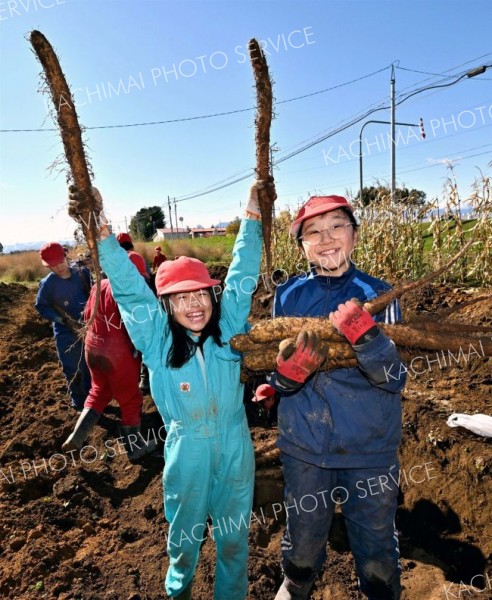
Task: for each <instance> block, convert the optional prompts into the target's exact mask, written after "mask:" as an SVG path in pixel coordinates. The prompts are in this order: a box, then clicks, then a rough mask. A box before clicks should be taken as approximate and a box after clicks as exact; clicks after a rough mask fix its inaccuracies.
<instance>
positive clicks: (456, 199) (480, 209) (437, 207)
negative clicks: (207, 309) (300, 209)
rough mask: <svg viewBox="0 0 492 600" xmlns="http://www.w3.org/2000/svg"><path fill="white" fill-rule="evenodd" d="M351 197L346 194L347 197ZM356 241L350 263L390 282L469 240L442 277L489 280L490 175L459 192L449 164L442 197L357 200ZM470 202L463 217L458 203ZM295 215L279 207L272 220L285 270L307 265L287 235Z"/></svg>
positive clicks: (436, 262) (277, 258)
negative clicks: (418, 201)
mask: <svg viewBox="0 0 492 600" xmlns="http://www.w3.org/2000/svg"><path fill="white" fill-rule="evenodd" d="M349 200H350V199H349ZM350 201H351V203H352V205H353V206H354V207H356V208H357V211H356V215H357V220H358V222H359V223H360V227H359V228H358V241H357V245H356V248H355V250H354V253H353V256H352V260H353V262H354V263H355V265H356V266H357V267H358V268H359V269H361V270H363V271H366V272H367V273H369V274H370V275H373V276H375V277H378V278H380V279H384V280H386V281H389V282H391V283H393V284H395V283H398V282H401V281H402V280H415V279H419V278H421V277H423V276H424V275H427V274H429V273H431V272H432V271H435V270H437V269H438V268H440V267H441V266H442V265H443V264H444V263H446V262H447V261H449V260H450V259H451V257H452V256H454V255H455V254H456V253H457V252H458V251H459V249H460V248H462V247H463V245H464V244H465V243H466V242H467V241H468V240H469V239H473V241H474V243H473V245H472V247H471V248H470V250H469V251H468V253H467V254H465V255H464V256H463V257H462V259H460V260H459V261H457V263H456V264H455V265H454V266H453V267H452V268H451V269H450V270H449V271H448V272H446V273H445V274H444V275H443V276H442V277H441V279H440V281H442V282H460V283H468V284H471V285H478V286H490V285H491V284H492V194H491V179H490V177H486V176H484V175H483V174H481V176H480V177H477V178H476V179H475V182H474V184H473V186H472V192H471V194H470V195H469V196H468V197H466V198H462V197H461V196H460V193H459V189H458V185H457V183H456V181H455V178H454V173H453V170H452V168H450V174H449V176H448V178H447V180H446V182H445V185H444V189H443V193H442V198H441V200H440V201H439V200H438V199H435V200H434V201H432V202H427V203H426V204H424V205H423V206H409V205H408V204H405V203H392V201H391V198H390V197H389V195H380V196H379V197H378V198H377V199H376V200H375V201H374V202H371V203H370V204H369V205H368V206H366V207H360V206H357V203H356V202H355V201H353V200H350ZM465 201H466V206H469V207H472V209H473V210H472V212H471V214H470V215H469V216H468V217H467V218H464V216H463V208H464V203H465ZM293 218H294V215H293V214H291V213H290V212H289V211H282V212H281V213H280V214H279V216H278V217H277V219H276V221H275V228H274V233H273V240H272V241H273V244H272V265H273V268H274V278H275V269H282V272H283V273H285V271H287V272H288V273H289V274H291V275H292V274H296V273H301V272H305V271H306V270H307V269H308V265H307V263H306V261H305V260H304V259H303V257H302V255H301V252H300V250H299V248H298V246H297V243H296V242H295V241H294V240H292V239H291V238H290V237H289V226H290V223H291V221H292V220H293Z"/></svg>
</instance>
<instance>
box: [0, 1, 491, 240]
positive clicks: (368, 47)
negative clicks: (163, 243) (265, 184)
mask: <svg viewBox="0 0 492 600" xmlns="http://www.w3.org/2000/svg"><path fill="white" fill-rule="evenodd" d="M491 22H492V3H490V2H489V1H479V0H465V1H461V0H454V1H453V0H446V1H440V0H425V1H424V0H422V1H400V0H393V1H389V0H388V1H379V0H373V1H370V0H365V1H332V0H325V1H323V0H319V1H313V0H304V1H301V0H299V1H289V0H287V1H285V0H278V1H274V0H271V1H268V0H263V1H254V0H251V1H241V0H236V1H234V0H228V1H223V2H219V1H216V0H202V1H197V2H192V1H187V0H181V1H167V0H159V1H158V0H139V1H138V0H22V1H21V0H10V2H9V1H8V0H7V1H3V2H2V1H0V40H1V41H0V50H1V64H0V72H1V80H2V85H1V89H0V129H2V130H5V129H40V128H50V127H54V125H53V122H52V120H51V118H50V117H49V116H47V105H48V106H49V98H48V96H47V95H43V94H40V93H38V91H37V90H38V87H39V83H40V79H39V76H38V74H39V72H40V65H39V63H38V62H37V61H36V59H35V56H34V55H33V53H32V51H31V47H30V44H29V42H28V40H27V37H26V36H27V34H28V33H29V31H31V30H32V29H39V30H40V31H41V32H43V33H44V34H45V35H46V37H47V38H48V40H49V41H50V42H51V43H52V45H53V46H54V47H55V49H56V51H57V53H58V56H59V59H60V62H61V65H62V68H63V70H64V73H65V75H66V77H67V79H68V82H69V84H70V86H71V88H72V91H74V90H76V91H75V101H76V105H77V109H78V114H79V120H80V123H81V124H82V125H85V126H87V127H97V126H108V125H122V124H132V123H142V122H149V121H166V120H176V119H186V118H190V117H196V116H203V115H210V114H216V113H221V112H229V111H239V110H241V109H248V108H251V107H253V106H254V103H255V91H254V86H253V76H252V71H251V65H250V63H249V60H248V59H247V42H248V40H249V39H250V38H251V37H256V38H257V39H261V40H263V45H264V48H265V51H266V52H267V53H268V56H267V59H268V62H269V66H270V71H271V74H272V77H273V80H274V82H275V83H274V94H275V97H276V99H277V101H284V100H288V99H291V98H297V97H299V96H303V95H306V94H312V93H313V92H317V91H320V90H325V89H327V88H332V87H334V86H340V84H345V83H347V82H350V81H352V80H356V79H359V78H361V77H364V76H366V75H369V74H371V73H375V72H376V71H379V72H378V73H375V74H374V75H371V76H370V77H366V78H364V79H360V80H359V81H356V82H353V83H349V84H347V85H342V86H341V87H337V88H336V89H333V90H331V91H326V92H323V93H319V94H316V95H312V96H309V97H307V98H303V99H299V100H295V101H292V102H286V103H280V104H278V105H277V107H276V119H275V121H274V122H273V125H272V141H273V142H275V144H276V147H277V148H278V149H279V151H278V152H277V153H276V155H275V156H276V157H277V158H282V157H284V156H286V155H287V154H288V153H289V152H290V151H292V150H294V149H296V148H298V147H301V146H302V145H303V144H305V143H307V142H309V141H314V140H316V139H317V138H319V137H321V135H322V134H326V133H328V132H330V131H331V130H333V129H335V128H336V127H339V126H340V125H342V124H344V123H348V122H350V121H351V120H353V119H354V118H355V117H357V116H361V115H362V114H364V113H365V112H366V111H367V110H369V109H370V108H373V107H376V106H379V105H385V106H387V105H389V90H390V65H391V64H392V63H393V64H395V65H396V66H397V68H396V69H395V75H396V92H397V98H399V99H402V98H403V97H404V95H405V94H408V93H410V92H412V91H413V90H417V89H419V88H421V87H425V86H428V85H429V86H430V85H434V84H436V83H443V82H447V81H452V80H453V78H452V77H451V78H449V79H443V78H444V77H450V76H454V75H456V76H458V75H460V74H462V73H464V72H465V71H466V70H467V69H471V68H473V67H476V66H479V65H481V64H491V63H492V47H491V43H490V23H491ZM397 61H399V62H397ZM416 71H417V72H416ZM389 116H390V115H389V110H387V109H385V110H381V111H379V112H376V113H375V114H374V115H372V116H371V117H368V118H373V119H379V120H383V121H384V120H389ZM420 117H422V118H423V119H424V122H425V128H426V133H427V137H426V139H425V140H424V141H422V140H421V139H420V138H419V131H418V128H415V129H414V130H409V129H408V128H401V130H400V137H399V138H398V139H399V144H398V148H397V151H396V174H397V182H398V184H405V185H407V186H408V187H416V188H418V189H422V190H424V191H425V192H427V194H428V198H429V199H430V198H433V197H436V196H439V195H440V194H441V192H442V187H443V183H444V180H445V178H446V176H447V174H448V172H447V170H446V167H445V164H444V163H445V161H446V160H451V161H453V164H454V165H455V174H456V178H457V181H458V183H459V185H460V189H461V194H462V196H463V197H466V196H467V195H468V194H469V193H470V190H471V185H472V183H473V179H474V177H475V176H477V175H478V170H477V167H479V168H481V169H482V171H483V172H485V173H488V174H490V167H488V166H487V165H488V163H489V162H490V159H491V156H492V152H491V151H492V136H491V132H492V128H491V126H492V68H490V69H488V70H487V71H486V73H484V74H483V75H479V76H477V77H475V78H473V79H468V78H465V79H463V80H461V81H460V82H458V83H456V84H455V85H451V86H449V87H445V88H440V89H434V90H429V91H424V92H421V93H418V94H416V95H415V96H414V97H412V98H409V99H408V101H405V102H404V103H402V105H401V107H398V108H397V112H396V119H397V121H400V122H408V123H417V122H418V120H419V118H420ZM363 123H364V121H362V122H361V123H359V124H356V125H353V126H352V127H349V128H348V129H346V130H345V131H343V132H341V133H339V134H337V135H335V136H333V137H331V138H328V139H326V140H325V141H323V142H322V143H320V144H317V145H314V146H313V147H311V148H310V149H308V150H306V151H304V152H302V153H300V154H298V155H297V156H295V157H293V158H290V159H289V160H285V161H284V162H282V163H281V164H279V165H278V167H277V168H276V169H275V178H276V183H277V192H278V196H279V198H278V200H277V205H278V209H283V208H285V207H286V206H289V207H290V208H291V209H295V208H296V207H297V206H298V204H299V203H301V202H303V201H305V200H307V198H308V197H309V195H310V194H314V193H325V194H329V193H336V194H344V193H345V192H347V191H352V192H353V193H354V194H355V193H357V190H358V185H359V183H358V181H359V161H358V158H357V152H358V145H357V142H356V140H357V138H358V136H359V130H360V127H361V125H362V124H363ZM388 133H389V127H388V126H386V125H375V124H371V125H368V126H367V127H366V128H365V131H364V145H363V150H364V155H365V156H364V160H363V165H364V180H365V183H366V184H371V183H373V182H374V181H375V180H376V179H379V180H383V181H384V180H388V179H389V174H390V173H389V172H390V156H389V145H388V143H387V135H388ZM86 139H87V143H88V152H89V156H90V158H91V161H92V165H93V168H94V173H95V180H94V184H95V185H96V186H97V187H98V188H99V190H100V191H101V193H102V195H103V198H104V200H105V205H106V212H107V213H108V216H109V217H110V218H111V219H112V221H113V223H114V225H115V229H116V230H117V231H118V230H124V228H125V217H126V218H127V219H128V222H129V219H130V217H131V216H132V215H133V214H135V213H136V212H137V210H139V209H140V208H142V207H143V206H151V205H165V204H167V196H168V195H169V196H171V198H173V197H175V198H176V199H178V200H179V202H178V204H177V211H178V217H183V223H184V224H185V225H189V226H195V225H196V224H202V225H204V226H209V225H211V224H215V223H217V222H219V221H221V220H222V221H225V220H230V219H232V218H234V217H235V216H236V215H240V214H241V212H242V208H241V206H240V204H241V203H242V206H244V201H245V198H246V197H247V191H248V187H249V184H250V181H251V179H250V178H247V179H245V180H244V181H241V182H239V183H236V184H234V185H231V186H229V187H225V188H223V189H221V190H219V191H216V192H213V193H210V194H207V195H203V196H200V197H198V198H194V199H189V200H183V199H184V198H186V197H188V196H191V195H194V193H195V192H197V193H199V192H202V191H203V190H205V189H206V188H209V187H211V186H213V185H214V184H216V183H217V182H219V181H222V180H225V179H227V178H231V177H232V176H234V175H237V174H238V173H239V174H243V175H244V174H247V173H248V170H249V169H251V168H252V167H254V153H255V149H254V111H252V110H245V111H243V112H237V113H235V114H229V115H223V116H219V117H213V118H204V119H194V120H189V121H181V122H173V123H167V124H161V125H147V126H140V127H124V128H104V129H93V130H88V131H87V133H86ZM61 153H62V145H61V141H60V138H59V135H58V133H56V132H39V131H35V132H16V133H13V132H12V133H11V132H4V133H0V193H1V205H0V206H1V208H0V211H1V220H0V242H1V243H3V244H4V245H6V244H15V243H19V242H28V241H35V240H56V239H66V238H70V237H71V234H72V232H73V230H74V223H73V221H72V220H71V219H70V218H69V217H68V216H67V213H66V185H65V176H64V174H63V173H61V174H58V175H56V173H53V172H50V171H49V170H48V168H49V166H50V165H51V164H52V163H53V162H54V161H55V159H56V158H57V157H58V156H59V155H60V154H61ZM166 214H167V211H166Z"/></svg>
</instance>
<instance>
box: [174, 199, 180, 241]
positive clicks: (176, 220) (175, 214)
mask: <svg viewBox="0 0 492 600" xmlns="http://www.w3.org/2000/svg"><path fill="white" fill-rule="evenodd" d="M173 201H174V222H175V223H176V233H178V234H179V227H178V213H177V210H176V198H173ZM178 237H179V235H178Z"/></svg>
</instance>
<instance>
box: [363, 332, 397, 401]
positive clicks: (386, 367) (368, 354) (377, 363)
mask: <svg viewBox="0 0 492 600" xmlns="http://www.w3.org/2000/svg"><path fill="white" fill-rule="evenodd" d="M353 348H354V350H355V353H356V356H357V363H358V366H359V369H360V370H361V371H362V373H363V374H364V375H365V377H366V378H367V379H368V381H369V382H370V383H371V385H373V386H374V387H377V388H381V389H383V390H386V391H387V392H391V393H393V394H398V393H400V392H401V390H402V389H403V388H404V387H405V382H406V378H407V377H406V375H407V369H406V367H405V365H404V364H403V362H402V361H401V359H400V356H399V354H398V350H397V348H396V346H395V344H394V342H393V341H392V340H390V339H389V338H388V337H386V336H385V335H384V333H383V332H382V331H379V332H378V334H377V335H376V337H374V338H373V339H372V340H370V341H369V342H366V343H364V344H359V345H358V346H353Z"/></svg>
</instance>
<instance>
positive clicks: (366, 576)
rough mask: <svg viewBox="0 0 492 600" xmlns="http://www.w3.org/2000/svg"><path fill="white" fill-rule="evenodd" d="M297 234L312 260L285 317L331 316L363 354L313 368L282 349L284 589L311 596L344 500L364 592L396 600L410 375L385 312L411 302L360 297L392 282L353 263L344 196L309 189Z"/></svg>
mask: <svg viewBox="0 0 492 600" xmlns="http://www.w3.org/2000/svg"><path fill="white" fill-rule="evenodd" d="M291 235H292V236H293V237H295V238H296V239H297V240H298V243H299V246H300V248H301V250H302V252H303V253H304V255H305V257H306V258H307V260H308V261H309V263H310V266H311V269H310V273H309V274H308V275H306V274H303V275H300V276H296V277H293V278H291V279H289V280H288V281H287V282H286V283H285V284H284V285H282V286H281V287H279V288H278V289H277V293H276V297H275V308H274V314H275V316H292V317H294V316H295V317H300V316H302V317H329V319H330V321H331V322H332V324H333V325H334V326H335V327H336V328H337V329H338V331H339V332H340V333H342V334H343V335H345V337H346V338H347V339H348V341H349V342H350V343H351V345H352V347H353V348H354V350H355V353H356V356H357V362H358V365H357V367H354V368H349V369H336V370H333V371H330V372H318V373H316V374H315V375H314V376H311V373H312V369H311V368H307V369H304V370H303V369H302V368H301V369H299V368H298V369H294V370H292V371H291V372H290V373H289V370H288V369H287V370H286V369H285V366H284V360H283V358H282V355H281V354H280V355H279V359H277V365H278V366H277V371H275V372H274V373H273V375H272V377H271V380H270V384H271V385H273V386H274V387H275V389H276V390H277V391H278V392H280V394H281V400H280V405H279V408H278V427H279V440H278V446H279V448H280V450H281V456H282V464H283V473H284V479H285V510H286V513H287V527H286V531H285V534H284V538H283V540H282V544H281V546H282V570H283V572H284V581H283V583H282V586H281V588H280V589H279V591H278V593H277V596H276V600H304V599H306V598H308V595H309V592H310V590H311V587H312V584H313V582H314V580H315V578H316V576H317V574H318V572H319V571H320V570H321V568H322V566H323V563H324V561H325V559H326V545H327V542H328V535H329V531H330V526H331V522H332V518H333V512H334V509H335V505H336V504H339V505H340V506H341V509H342V512H343V514H344V517H345V523H346V526H347V531H348V536H349V540H350V546H351V549H352V552H353V555H354V559H355V566H356V571H357V575H358V577H359V584H360V588H361V590H362V592H363V593H364V594H365V595H366V596H367V598H369V599H370V600H397V599H398V598H400V589H401V588H400V570H401V569H400V564H399V549H398V537H397V532H396V530H395V525H394V518H395V512H396V506H397V494H398V485H397V481H398V471H399V463H398V447H399V444H400V437H401V398H400V391H401V390H402V388H403V386H404V384H405V378H404V377H401V378H395V377H391V378H389V380H388V377H387V373H388V371H389V370H390V369H391V368H393V369H394V368H396V372H401V371H400V369H399V365H400V359H399V357H398V353H397V350H396V348H395V345H394V343H393V342H392V341H391V340H390V339H388V338H387V337H386V336H385V335H384V334H383V333H382V331H380V330H379V328H378V326H377V323H378V322H386V323H394V322H396V321H398V320H400V318H401V317H400V309H399V306H398V303H397V302H396V301H395V302H393V303H392V304H390V305H389V306H388V307H387V309H386V310H385V311H383V312H382V313H380V314H378V315H376V316H375V318H374V319H373V318H372V317H371V316H370V314H369V313H368V312H367V311H366V310H365V309H361V308H359V306H358V303H357V304H356V303H355V302H353V301H352V300H351V299H357V300H359V301H360V302H361V303H364V302H366V301H369V300H371V299H373V298H375V297H376V296H379V295H381V294H382V293H384V292H386V291H387V290H388V289H389V288H390V286H389V285H388V284H387V283H385V282H383V281H380V280H378V279H375V278H374V277H371V276H369V275H367V274H366V273H363V272H361V271H359V270H358V269H356V268H355V266H354V265H353V264H352V262H351V254H352V251H353V248H354V246H355V244H356V242H357V223H356V220H355V218H354V215H353V209H352V207H351V206H350V204H349V203H348V202H347V200H346V199H345V198H343V197H341V196H319V197H312V198H310V199H309V200H308V201H307V203H306V204H305V205H304V206H303V207H302V208H301V209H300V211H299V214H298V215H297V218H296V220H295V221H294V222H293V224H292V226H291ZM301 366H302V365H301Z"/></svg>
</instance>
